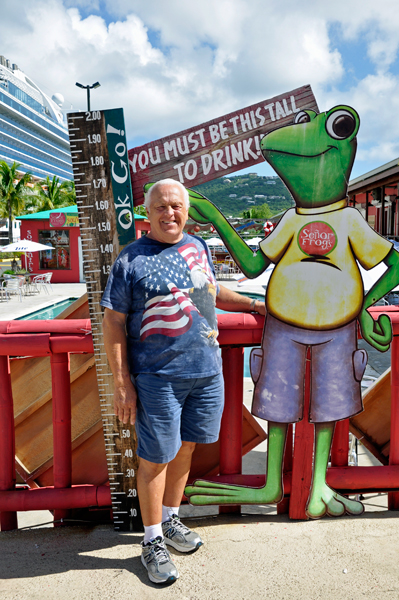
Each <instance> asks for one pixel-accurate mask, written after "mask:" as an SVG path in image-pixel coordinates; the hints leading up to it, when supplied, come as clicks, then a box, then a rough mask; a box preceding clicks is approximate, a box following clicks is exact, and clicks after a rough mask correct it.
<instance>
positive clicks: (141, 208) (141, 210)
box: [133, 204, 147, 217]
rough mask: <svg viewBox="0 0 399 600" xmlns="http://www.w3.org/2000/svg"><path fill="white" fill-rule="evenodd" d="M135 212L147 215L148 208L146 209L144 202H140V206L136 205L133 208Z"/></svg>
mask: <svg viewBox="0 0 399 600" xmlns="http://www.w3.org/2000/svg"><path fill="white" fill-rule="evenodd" d="M133 212H134V213H135V214H136V215H140V216H142V217H146V216H147V211H146V209H145V206H144V204H140V206H135V207H134V208H133Z"/></svg>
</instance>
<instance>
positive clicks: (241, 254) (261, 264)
mask: <svg viewBox="0 0 399 600" xmlns="http://www.w3.org/2000/svg"><path fill="white" fill-rule="evenodd" d="M188 193H189V195H190V210H189V215H190V217H191V218H192V219H194V220H195V221H198V222H199V223H212V224H213V225H214V227H215V229H216V230H217V232H218V233H219V235H220V237H221V238H222V240H223V242H224V244H225V246H226V248H227V249H228V250H229V252H230V254H231V256H232V257H233V259H234V261H235V262H236V263H237V265H238V266H239V268H240V269H241V271H242V272H243V273H244V275H246V277H249V278H253V277H257V276H258V275H260V274H261V273H263V271H264V270H265V269H266V268H267V267H268V266H269V264H270V261H269V259H268V258H267V257H266V256H265V255H264V254H263V252H261V251H258V252H257V253H256V254H255V255H254V253H253V252H252V250H251V248H250V247H249V246H247V244H246V243H245V242H244V240H243V239H242V238H241V237H240V236H239V235H238V233H237V232H236V231H235V229H234V228H233V227H232V226H231V225H230V223H229V222H228V221H227V219H226V218H225V217H224V215H223V214H222V213H221V212H220V210H219V209H218V208H217V206H215V205H214V204H212V202H211V201H210V200H208V198H205V196H203V195H202V194H200V193H199V192H196V191H195V190H188Z"/></svg>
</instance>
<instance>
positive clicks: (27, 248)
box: [0, 240, 54, 252]
mask: <svg viewBox="0 0 399 600" xmlns="http://www.w3.org/2000/svg"><path fill="white" fill-rule="evenodd" d="M44 250H46V251H47V250H54V248H53V247H52V246H45V245H44V244H39V243H38V242H33V241H32V240H20V241H19V242H13V243H12V244H7V246H2V247H1V248H0V252H40V251H44Z"/></svg>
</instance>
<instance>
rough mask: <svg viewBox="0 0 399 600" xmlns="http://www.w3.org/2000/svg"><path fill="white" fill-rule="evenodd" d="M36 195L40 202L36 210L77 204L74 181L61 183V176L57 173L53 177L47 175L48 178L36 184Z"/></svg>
mask: <svg viewBox="0 0 399 600" xmlns="http://www.w3.org/2000/svg"><path fill="white" fill-rule="evenodd" d="M35 196H36V199H37V201H38V204H37V209H36V211H34V212H39V211H42V210H52V209H53V208H61V207H63V206H71V205H72V204H76V195H75V186H74V183H73V181H63V182H62V183H60V179H59V177H56V176H55V175H54V176H53V178H52V179H50V177H46V179H42V181H39V182H38V183H37V184H36V185H35Z"/></svg>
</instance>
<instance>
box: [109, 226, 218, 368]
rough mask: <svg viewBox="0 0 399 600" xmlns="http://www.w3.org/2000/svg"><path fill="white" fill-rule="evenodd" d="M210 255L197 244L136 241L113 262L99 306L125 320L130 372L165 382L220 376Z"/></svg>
mask: <svg viewBox="0 0 399 600" xmlns="http://www.w3.org/2000/svg"><path fill="white" fill-rule="evenodd" d="M216 294H217V283H216V280H215V277H214V273H213V270H212V259H211V257H210V255H209V251H208V249H207V248H206V246H205V245H204V243H203V242H202V240H199V239H198V238H196V237H194V236H188V235H187V234H184V237H183V239H182V240H181V242H179V243H177V244H173V245H169V244H163V243H160V242H157V241H155V240H152V239H150V238H147V239H146V238H145V237H144V238H140V239H139V240H137V241H135V242H133V243H132V244H129V245H128V246H126V248H125V249H124V250H122V252H121V253H120V255H119V257H118V259H117V260H116V262H115V264H114V266H113V268H112V271H111V275H110V277H109V280H108V284H107V288H106V290H105V292H104V296H103V299H102V301H101V303H102V306H106V307H107V308H110V309H112V310H116V311H118V312H121V313H124V314H126V315H127V319H126V331H127V341H128V358H129V369H130V371H131V373H134V374H135V375H137V374H139V373H157V374H160V375H165V376H168V377H176V376H178V377H189V378H190V377H208V376H211V375H214V374H217V373H220V369H221V359H220V351H219V345H218V342H217V317H216V312H215V308H216V307H215V300H216Z"/></svg>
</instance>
